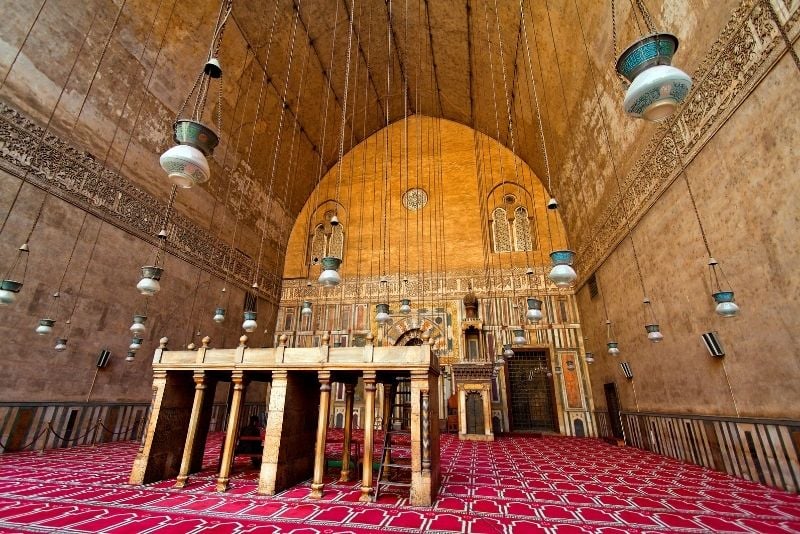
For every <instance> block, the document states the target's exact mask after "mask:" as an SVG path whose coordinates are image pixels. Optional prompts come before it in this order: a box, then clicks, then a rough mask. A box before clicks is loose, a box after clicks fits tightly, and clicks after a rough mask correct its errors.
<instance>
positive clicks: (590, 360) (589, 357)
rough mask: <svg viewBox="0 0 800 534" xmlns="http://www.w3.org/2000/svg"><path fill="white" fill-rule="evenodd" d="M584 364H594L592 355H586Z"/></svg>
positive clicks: (589, 353)
mask: <svg viewBox="0 0 800 534" xmlns="http://www.w3.org/2000/svg"><path fill="white" fill-rule="evenodd" d="M586 363H587V364H589V365H592V364H593V363H594V354H592V353H591V352H587V353H586Z"/></svg>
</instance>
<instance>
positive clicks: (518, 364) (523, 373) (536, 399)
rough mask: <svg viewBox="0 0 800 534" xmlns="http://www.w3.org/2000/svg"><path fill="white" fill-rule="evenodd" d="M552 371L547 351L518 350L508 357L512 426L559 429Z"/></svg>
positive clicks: (515, 428)
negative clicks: (550, 374) (550, 373)
mask: <svg viewBox="0 0 800 534" xmlns="http://www.w3.org/2000/svg"><path fill="white" fill-rule="evenodd" d="M549 372H550V362H549V360H548V357H547V353H546V352H545V351H524V352H523V351H519V352H515V354H514V356H513V357H512V358H510V359H509V360H508V379H509V398H510V401H511V415H512V418H511V419H512V427H513V428H512V429H513V430H539V431H550V432H556V431H558V428H557V426H556V416H555V397H554V394H553V377H552V376H547V374H548V373H549Z"/></svg>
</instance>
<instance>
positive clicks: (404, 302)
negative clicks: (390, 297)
mask: <svg viewBox="0 0 800 534" xmlns="http://www.w3.org/2000/svg"><path fill="white" fill-rule="evenodd" d="M400 313H403V314H408V313H411V300H410V299H401V300H400Z"/></svg>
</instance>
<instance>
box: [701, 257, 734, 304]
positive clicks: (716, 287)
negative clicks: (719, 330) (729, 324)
mask: <svg viewBox="0 0 800 534" xmlns="http://www.w3.org/2000/svg"><path fill="white" fill-rule="evenodd" d="M708 270H709V275H710V277H711V287H712V293H711V296H712V297H713V299H714V302H716V303H717V307H716V312H717V314H718V315H721V316H722V317H736V316H737V315H739V306H738V305H737V304H736V303H735V302H734V297H733V290H732V289H730V284H729V283H728V279H727V277H726V276H725V273H724V272H723V271H722V267H720V265H719V262H717V260H715V259H714V258H709V260H708ZM720 278H722V282H724V288H723V284H722V283H720Z"/></svg>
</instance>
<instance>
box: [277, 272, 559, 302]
mask: <svg viewBox="0 0 800 534" xmlns="http://www.w3.org/2000/svg"><path fill="white" fill-rule="evenodd" d="M549 270H550V268H549V267H543V266H539V267H536V268H535V269H534V273H533V274H532V275H530V276H528V275H527V274H526V273H525V269H523V268H515V269H513V270H511V271H509V270H508V269H504V270H502V271H500V270H497V271H492V272H490V273H487V272H486V271H483V270H481V269H467V270H459V271H449V272H447V273H446V274H445V273H433V274H431V273H426V274H425V276H420V275H418V274H416V273H410V274H408V275H405V276H406V278H407V279H408V282H403V281H402V280H398V279H397V278H391V279H389V282H388V284H387V285H382V284H381V282H380V279H381V277H379V276H360V277H359V276H353V277H348V276H344V277H342V278H343V280H342V283H341V284H339V286H338V287H336V288H333V289H324V288H322V287H321V286H319V285H318V284H316V283H313V284H312V285H311V287H308V286H307V285H306V280H299V279H292V280H284V281H283V288H282V290H281V302H298V303H299V302H301V301H303V300H305V299H312V300H325V299H328V300H332V301H336V300H338V299H341V300H343V301H348V302H355V301H362V300H370V298H372V300H374V298H375V297H377V296H378V295H384V294H387V293H388V294H389V295H400V294H401V293H402V294H403V296H404V297H407V298H411V299H416V300H421V299H434V300H436V299H440V298H441V297H442V296H443V295H446V296H452V295H458V294H466V293H467V292H468V291H469V290H470V288H472V291H473V292H474V293H475V294H476V295H477V296H479V297H499V296H509V295H516V296H517V297H522V296H525V295H527V294H532V295H534V294H535V295H544V294H552V295H555V294H564V295H566V294H572V291H570V290H563V289H562V290H559V289H558V288H557V287H556V286H555V285H554V284H553V283H552V282H551V281H550V280H549V279H548V278H547V273H548V272H549ZM387 286H388V287H387Z"/></svg>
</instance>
